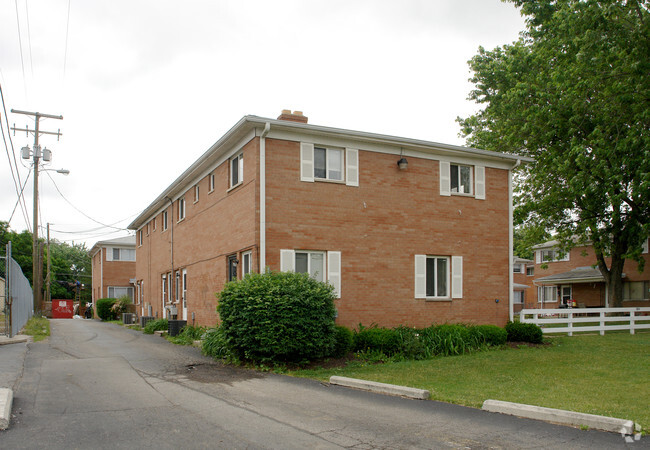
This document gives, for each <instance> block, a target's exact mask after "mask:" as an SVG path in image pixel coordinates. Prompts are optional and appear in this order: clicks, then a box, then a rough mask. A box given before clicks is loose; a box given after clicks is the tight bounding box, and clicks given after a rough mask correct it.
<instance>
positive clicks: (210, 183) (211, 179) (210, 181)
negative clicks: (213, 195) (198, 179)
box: [208, 173, 214, 194]
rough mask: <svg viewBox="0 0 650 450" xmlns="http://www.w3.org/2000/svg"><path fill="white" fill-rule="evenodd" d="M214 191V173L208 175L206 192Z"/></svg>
mask: <svg viewBox="0 0 650 450" xmlns="http://www.w3.org/2000/svg"><path fill="white" fill-rule="evenodd" d="M212 191H214V174H213V173H211V174H210V175H208V194H209V193H210V192H212Z"/></svg>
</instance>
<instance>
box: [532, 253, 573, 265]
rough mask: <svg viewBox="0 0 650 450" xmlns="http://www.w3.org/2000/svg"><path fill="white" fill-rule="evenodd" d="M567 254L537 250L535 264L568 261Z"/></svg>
mask: <svg viewBox="0 0 650 450" xmlns="http://www.w3.org/2000/svg"><path fill="white" fill-rule="evenodd" d="M568 260H569V253H564V254H563V253H561V252H560V251H559V250H556V249H544V250H537V263H538V264H540V263H545V262H553V261H568Z"/></svg>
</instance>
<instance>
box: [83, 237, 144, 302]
mask: <svg viewBox="0 0 650 450" xmlns="http://www.w3.org/2000/svg"><path fill="white" fill-rule="evenodd" d="M108 251H111V249H108ZM106 253H107V249H106V248H102V249H101V250H100V251H99V252H97V253H96V254H95V256H94V257H93V259H92V271H93V303H94V302H95V301H97V300H98V299H100V298H106V297H108V287H109V286H119V287H129V286H131V287H132V286H133V285H132V284H131V283H130V280H131V279H132V278H135V262H134V261H107V260H106ZM102 277H103V280H102Z"/></svg>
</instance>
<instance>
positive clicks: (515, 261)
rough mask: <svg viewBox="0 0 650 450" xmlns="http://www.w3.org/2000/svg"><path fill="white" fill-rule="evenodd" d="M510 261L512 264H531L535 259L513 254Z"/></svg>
mask: <svg viewBox="0 0 650 450" xmlns="http://www.w3.org/2000/svg"><path fill="white" fill-rule="evenodd" d="M512 262H513V264H533V263H534V262H535V261H533V260H532V259H524V258H520V257H518V256H516V255H515V256H513V257H512Z"/></svg>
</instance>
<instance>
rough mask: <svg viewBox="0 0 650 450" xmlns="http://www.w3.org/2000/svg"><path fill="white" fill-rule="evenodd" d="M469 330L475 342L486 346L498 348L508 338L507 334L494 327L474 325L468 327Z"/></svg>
mask: <svg viewBox="0 0 650 450" xmlns="http://www.w3.org/2000/svg"><path fill="white" fill-rule="evenodd" d="M469 330H470V333H472V334H473V335H474V336H475V337H476V339H477V340H479V341H480V342H482V343H484V344H486V345H492V346H497V347H498V346H499V345H503V344H505V343H506V339H507V338H508V332H507V331H506V330H505V329H503V328H501V327H498V326H496V325H475V326H473V327H470V329H469Z"/></svg>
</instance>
